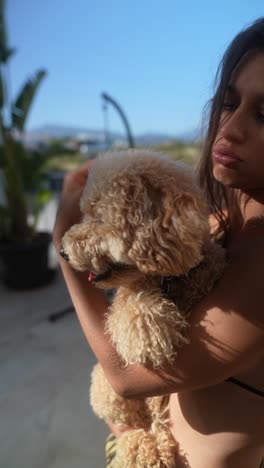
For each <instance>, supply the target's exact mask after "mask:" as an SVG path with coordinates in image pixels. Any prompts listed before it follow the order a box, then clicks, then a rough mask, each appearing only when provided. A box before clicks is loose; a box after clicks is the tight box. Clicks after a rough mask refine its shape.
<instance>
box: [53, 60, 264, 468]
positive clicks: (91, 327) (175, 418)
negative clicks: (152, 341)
mask: <svg viewBox="0 0 264 468" xmlns="http://www.w3.org/2000/svg"><path fill="white" fill-rule="evenodd" d="M212 158H213V175H214V177H215V179H217V180H218V181H219V182H220V183H221V184H223V185H225V186H228V187H233V188H235V190H236V193H237V194H242V197H240V200H241V198H242V200H241V203H240V208H241V215H242V226H241V225H239V226H238V225H236V223H235V222H234V221H233V220H232V225H231V234H232V235H231V236H230V237H229V238H228V242H227V249H228V251H229V253H230V254H231V257H232V262H230V264H229V265H228V268H227V269H226V272H225V274H224V275H223V277H222V278H221V280H220V281H219V283H218V284H217V285H216V287H215V288H214V289H213V291H212V292H211V293H210V294H209V295H208V296H207V297H206V298H204V299H203V300H202V301H200V302H199V304H197V305H196V306H195V307H193V308H192V311H191V317H190V344H189V345H188V346H186V347H183V348H182V350H181V352H180V353H179V355H178V357H177V361H176V362H175V365H174V366H173V367H172V368H168V369H166V375H165V377H166V378H164V376H162V375H159V374H158V373H157V372H155V371H151V370H146V369H145V368H142V367H140V366H133V365H132V366H128V367H127V368H124V366H123V363H121V362H120V359H119V356H118V355H117V353H116V350H115V349H114V347H113V345H112V344H111V341H110V340H109V338H108V336H107V334H105V327H104V325H105V312H106V310H107V306H108V304H107V301H106V298H105V296H104V295H103V294H102V293H101V291H100V290H99V289H96V288H94V287H93V285H92V284H91V283H88V281H87V272H84V273H80V272H77V271H74V270H72V269H71V267H70V266H69V263H68V262H66V261H65V260H63V259H62V258H61V257H60V256H59V261H60V265H61V269H62V272H63V274H64V278H65V281H66V284H67V286H68V289H69V292H70V295H71V298H72V301H73V304H74V307H75V310H76V313H77V315H78V317H79V320H80V323H81V325H82V328H83V331H84V334H85V336H86V338H87V341H88V343H89V345H90V347H91V349H92V350H93V352H94V354H95V356H96V357H97V359H98V360H99V362H100V363H101V364H102V366H103V368H104V371H105V374H106V376H107V378H108V380H109V382H110V384H111V385H112V387H113V388H114V390H115V391H116V392H117V393H118V394H120V395H121V396H123V397H124V396H125V397H128V398H141V397H142V398H145V397H148V396H154V395H161V394H166V393H170V395H171V396H170V421H171V431H172V434H173V435H174V437H175V440H177V441H178V443H179V445H180V447H181V449H182V455H183V459H182V461H181V460H178V462H177V468H187V467H188V468H212V467H213V468H227V467H228V468H238V467H239V468H249V467H251V466H252V468H253V467H254V468H255V467H256V468H258V466H259V464H260V460H261V458H262V456H263V425H262V424H261V422H262V421H263V420H264V405H263V399H261V398H260V397H258V396H256V395H254V394H252V393H250V392H248V391H245V390H244V389H242V388H240V387H238V386H236V385H233V384H230V383H229V382H226V381H225V380H226V379H227V378H228V377H230V376H234V377H236V378H237V379H240V380H241V381H243V382H246V383H248V384H249V385H252V386H255V388H259V389H261V390H263V389H264V376H263V365H264V355H263V339H264V335H263V333H264V332H263V329H264V321H263V277H264V241H263V240H264V222H263V221H264V53H258V54H257V55H254V56H251V58H248V60H247V61H244V63H243V65H241V66H240V67H239V69H238V71H237V73H236V75H235V76H233V77H232V78H231V81H230V83H229V89H228V91H227V93H226V96H225V101H224V109H223V112H222V116H221V122H220V126H219V131H218V134H217V137H216V140H215V143H214V145H213V151H212ZM90 164H91V163H90V162H89V163H87V164H86V165H85V166H83V167H81V168H79V169H77V170H76V171H73V172H72V173H69V174H68V175H67V176H66V178H65V181H64V187H63V190H62V194H61V202H60V206H59V209H58V213H57V219H56V223H55V227H54V234H53V240H54V245H55V247H56V249H57V251H59V249H60V244H61V239H62V237H63V235H64V233H65V231H66V230H67V229H69V228H70V227H71V226H72V224H74V223H77V222H79V221H80V215H81V214H80V210H79V203H78V202H79V198H80V194H81V192H82V188H83V186H84V183H85V180H86V178H87V169H88V170H89V166H90ZM246 197H247V200H248V203H247V204H246V205H244V204H243V203H242V202H243V201H245V199H246ZM256 218H258V220H257V221H260V222H258V223H257V224H254V225H253V227H254V228H253V229H251V228H250V227H249V225H250V223H249V221H250V222H252V221H254V220H255V219H256ZM251 226H252V225H251ZM194 356H195V358H194ZM109 425H110V428H111V430H112V431H113V432H114V433H115V434H116V435H117V436H118V435H119V434H120V432H121V431H122V430H124V429H128V428H120V427H116V426H114V425H113V424H111V423H110V424H109ZM185 455H186V456H185ZM186 457H187V459H186ZM186 460H187V461H186ZM175 468H176V467H175Z"/></svg>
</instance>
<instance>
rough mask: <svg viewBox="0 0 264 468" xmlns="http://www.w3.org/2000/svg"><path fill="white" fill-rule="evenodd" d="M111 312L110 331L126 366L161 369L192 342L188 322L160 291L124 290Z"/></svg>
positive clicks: (107, 327) (108, 325)
mask: <svg viewBox="0 0 264 468" xmlns="http://www.w3.org/2000/svg"><path fill="white" fill-rule="evenodd" d="M109 311H110V312H109V314H108V317H107V322H106V329H107V332H108V333H109V334H110V336H111V338H112V341H113V344H114V346H115V347H116V349H117V352H118V353H119V354H120V356H121V357H122V358H123V359H124V361H125V363H126V364H132V363H136V364H141V365H147V364H151V365H153V366H154V367H159V366H161V365H162V364H164V363H168V362H173V360H174V358H175V357H176V354H177V349H178V348H180V347H181V346H182V345H184V344H185V343H188V342H189V341H188V339H187V337H186V329H187V328H188V323H187V321H186V319H185V318H184V317H183V316H182V315H181V314H180V312H179V310H178V308H177V306H176V305H175V304H174V303H173V302H172V301H169V300H168V299H167V298H165V297H164V296H163V295H162V292H161V291H160V290H159V289H158V288H156V289H152V290H142V291H131V289H126V288H120V289H119V290H118V292H117V294H116V297H115V299H114V301H113V304H112V306H111V307H110V309H109Z"/></svg>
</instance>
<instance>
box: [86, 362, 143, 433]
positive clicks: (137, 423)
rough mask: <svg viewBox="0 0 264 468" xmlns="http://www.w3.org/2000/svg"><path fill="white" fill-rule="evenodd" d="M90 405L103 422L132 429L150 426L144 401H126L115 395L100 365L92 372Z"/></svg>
mask: <svg viewBox="0 0 264 468" xmlns="http://www.w3.org/2000/svg"><path fill="white" fill-rule="evenodd" d="M90 403H91V406H92V408H93V410H94V412H95V414H97V416H99V418H101V419H104V420H105V421H107V420H109V421H111V422H112V423H114V424H120V425H122V426H123V425H125V426H129V427H131V428H134V429H136V428H142V427H147V426H149V425H150V422H151V421H150V410H149V408H148V406H147V405H146V403H145V400H131V399H129V400H126V399H125V398H122V397H121V396H119V395H117V394H116V392H115V391H114V390H113V389H112V387H111V385H110V384H109V382H108V380H107V379H106V377H105V375H104V371H103V369H102V367H101V365H100V364H96V365H95V367H94V369H93V371H92V383H91V387H90Z"/></svg>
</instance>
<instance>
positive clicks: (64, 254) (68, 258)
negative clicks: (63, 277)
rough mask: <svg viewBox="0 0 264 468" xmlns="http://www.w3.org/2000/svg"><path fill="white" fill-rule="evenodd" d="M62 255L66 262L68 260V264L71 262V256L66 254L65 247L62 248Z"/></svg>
mask: <svg viewBox="0 0 264 468" xmlns="http://www.w3.org/2000/svg"><path fill="white" fill-rule="evenodd" d="M60 255H61V257H62V258H64V260H67V262H68V261H69V260H70V257H69V255H68V254H67V253H66V252H65V250H64V248H63V247H61V248H60Z"/></svg>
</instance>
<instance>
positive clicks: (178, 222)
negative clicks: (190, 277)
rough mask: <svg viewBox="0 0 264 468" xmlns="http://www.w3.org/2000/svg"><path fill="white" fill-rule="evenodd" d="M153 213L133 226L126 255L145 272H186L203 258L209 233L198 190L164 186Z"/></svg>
mask: <svg viewBox="0 0 264 468" xmlns="http://www.w3.org/2000/svg"><path fill="white" fill-rule="evenodd" d="M153 213H155V216H154V217H149V218H148V219H145V222H144V223H143V224H142V225H140V226H138V227H135V234H134V239H133V244H132V246H131V249H130V251H129V257H130V258H131V260H132V261H133V262H135V263H136V265H137V267H138V268H139V270H140V271H142V272H144V273H146V274H158V275H163V276H170V275H172V276H174V275H175V276H178V275H182V274H186V273H187V272H188V271H189V270H190V269H191V268H193V267H194V266H196V265H198V264H199V263H200V262H201V260H202V259H203V252H202V247H203V245H204V242H205V240H206V239H207V238H208V236H209V223H208V213H207V208H206V205H205V203H204V202H203V200H202V199H201V197H200V196H199V193H198V192H197V193H191V192H177V191H175V190H173V189H172V190H171V187H168V188H167V189H166V190H165V191H164V192H163V193H162V197H161V200H160V202H159V204H158V205H157V204H156V205H155V210H153Z"/></svg>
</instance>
